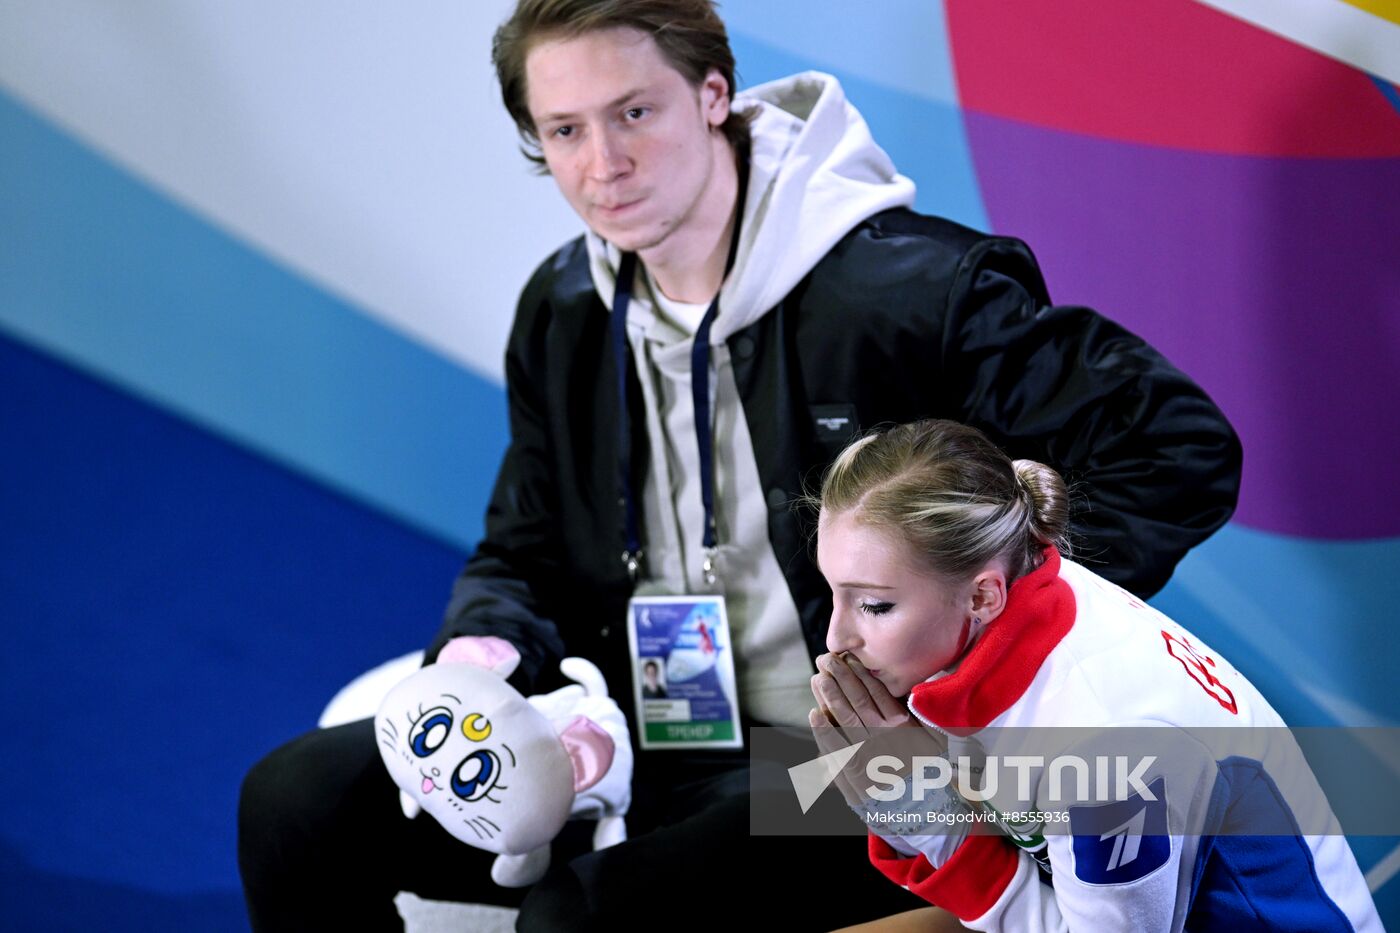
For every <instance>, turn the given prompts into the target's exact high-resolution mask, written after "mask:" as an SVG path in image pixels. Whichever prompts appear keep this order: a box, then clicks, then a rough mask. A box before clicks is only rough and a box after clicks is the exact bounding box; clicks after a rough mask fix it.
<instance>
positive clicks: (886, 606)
mask: <svg viewBox="0 0 1400 933" xmlns="http://www.w3.org/2000/svg"><path fill="white" fill-rule="evenodd" d="M893 608H894V603H891V602H885V601H884V600H882V599H869V600H861V602H860V611H861V612H863V613H865V614H866V615H868V616H882V615H884V614H885V613H887V612H889V611H890V610H891V609H893Z"/></svg>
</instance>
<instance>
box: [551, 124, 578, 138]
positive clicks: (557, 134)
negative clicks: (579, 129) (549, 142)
mask: <svg viewBox="0 0 1400 933" xmlns="http://www.w3.org/2000/svg"><path fill="white" fill-rule="evenodd" d="M549 135H550V136H553V137H554V138H555V139H567V138H569V137H570V136H572V135H574V128H573V127H572V126H557V127H555V128H554V129H552V130H550V131H549Z"/></svg>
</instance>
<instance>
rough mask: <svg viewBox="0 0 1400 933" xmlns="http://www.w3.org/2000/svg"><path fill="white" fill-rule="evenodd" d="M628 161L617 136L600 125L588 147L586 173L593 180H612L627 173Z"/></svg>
mask: <svg viewBox="0 0 1400 933" xmlns="http://www.w3.org/2000/svg"><path fill="white" fill-rule="evenodd" d="M628 167H629V163H628V160H627V156H626V154H625V153H624V152H623V151H622V146H621V145H620V141H619V140H618V138H617V136H616V135H615V134H614V133H613V132H612V131H610V130H609V129H607V128H604V127H600V128H598V130H596V131H595V132H594V133H593V134H592V140H591V141H590V145H589V147H588V174H589V177H591V178H592V179H593V180H594V181H612V180H613V179H615V178H618V177H619V176H622V175H625V174H626V173H627V170H628Z"/></svg>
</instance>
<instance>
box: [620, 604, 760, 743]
mask: <svg viewBox="0 0 1400 933" xmlns="http://www.w3.org/2000/svg"><path fill="white" fill-rule="evenodd" d="M627 643H628V645H629V647H630V649H631V652H632V664H633V674H634V676H633V678H632V680H633V683H634V684H635V688H634V690H635V696H634V701H635V703H636V710H637V724H638V726H639V728H640V731H641V746H642V748H644V749H658V748H743V746H744V734H743V731H742V729H741V728H740V724H739V693H738V688H737V686H736V683H737V682H736V680H735V677H734V650H733V643H732V642H731V641H730V639H729V616H728V615H727V614H726V613H725V611H724V597H723V596H637V597H634V598H633V599H632V600H631V601H630V602H629V603H628V604H627Z"/></svg>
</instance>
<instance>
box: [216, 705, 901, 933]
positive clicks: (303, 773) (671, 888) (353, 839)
mask: <svg viewBox="0 0 1400 933" xmlns="http://www.w3.org/2000/svg"><path fill="white" fill-rule="evenodd" d="M761 796H762V795H761V794H760V797H761ZM788 796H789V798H790V792H789V794H788ZM787 802H788V805H790V800H789V801H787ZM763 805H765V804H764V802H763V801H762V800H761V799H759V798H754V797H752V796H751V794H750V775H749V770H748V760H747V758H745V757H744V756H742V755H737V754H726V753H684V752H650V753H642V754H639V755H638V759H637V767H636V771H635V776H634V780H633V804H632V809H631V811H630V812H629V814H628V817H627V827H628V832H629V836H630V838H629V839H628V840H627V841H626V842H624V843H621V844H619V845H616V846H613V847H611V848H608V849H603V850H601V851H599V852H592V851H589V849H590V839H591V833H592V829H593V825H594V824H593V823H591V822H586V821H580V822H577V823H570V824H569V826H568V827H567V828H566V830H565V831H564V832H563V833H561V834H560V837H559V839H557V840H556V841H555V843H554V848H553V851H552V853H551V865H550V870H549V873H548V874H547V875H546V876H545V877H544V878H543V879H542V880H541V881H539V882H538V883H537V884H535V885H534V886H532V887H531V888H527V889H518V890H517V889H509V888H501V887H499V886H497V885H496V884H495V883H494V882H492V881H491V877H490V870H491V862H492V860H493V859H494V858H495V856H494V855H492V854H491V853H489V852H482V851H479V850H477V849H473V848H471V847H470V846H467V845H465V844H464V843H462V842H460V841H458V840H457V839H454V838H453V837H452V836H450V835H448V834H447V832H446V831H444V830H443V829H441V828H440V827H439V826H438V824H437V823H436V821H434V820H433V819H432V818H431V817H429V816H427V815H426V814H424V815H420V816H419V817H418V818H417V819H413V820H409V819H406V818H405V817H404V816H403V813H402V811H401V810H400V808H399V802H398V788H397V787H395V786H394V784H393V782H392V781H390V779H389V776H388V773H387V772H386V771H385V769H384V765H383V763H382V762H381V761H380V759H379V752H378V748H377V746H376V745H375V740H374V731H373V721H372V720H368V719H366V720H361V721H360V722H355V723H351V724H349V725H346V726H340V727H337V728H334V729H323V730H319V731H317V732H312V733H310V734H308V735H304V736H302V737H301V738H298V739H295V740H293V741H292V742H289V743H288V744H286V745H284V746H282V747H281V748H279V749H277V750H276V751H274V752H273V753H272V754H270V755H268V756H267V757H266V758H264V759H263V760H262V761H260V762H258V763H257V764H256V765H255V766H254V767H253V769H252V770H251V771H250V772H249V773H248V775H247V777H246V778H245V779H244V782H243V791H242V795H241V798H240V800H239V812H238V862H239V869H240V871H241V872H242V875H243V888H244V894H245V896H246V897H247V901H248V913H249V917H250V919H251V921H252V925H253V928H254V929H255V930H258V931H264V930H318V929H331V928H338V929H355V930H398V929H402V922H401V921H400V919H399V916H398V913H397V911H396V910H395V908H394V905H393V897H394V895H395V894H396V893H397V892H399V891H413V892H415V893H417V894H419V895H421V896H423V897H428V898H434V899H440V900H457V901H472V902H476V903H487V904H502V905H507V906H517V907H519V908H520V919H519V921H518V926H517V929H519V930H524V931H534V930H547V931H568V930H608V929H617V928H619V927H620V926H622V925H626V926H627V927H631V926H634V925H638V924H645V925H647V926H648V927H650V928H652V929H657V930H685V929H691V928H695V929H700V928H704V929H707V930H714V929H716V923H722V922H724V921H726V920H731V919H739V918H741V917H743V918H750V919H759V920H766V921H771V922H772V923H773V924H775V927H776V928H779V929H784V930H792V931H803V930H830V929H833V928H835V927H840V926H845V925H848V924H852V923H857V922H860V921H862V920H870V919H874V918H876V917H881V916H887V915H889V914H893V913H898V912H900V911H904V910H910V909H912V908H915V907H921V906H927V905H926V904H925V903H924V902H923V901H922V900H920V899H918V898H917V897H915V896H914V895H912V894H910V893H909V892H907V891H904V890H902V889H901V888H899V887H897V886H895V885H893V884H890V883H889V881H887V880H886V879H884V878H883V877H881V876H880V875H879V873H878V872H876V871H875V869H874V868H872V867H871V866H870V864H869V862H868V861H867V860H866V855H865V845H864V841H863V840H862V839H860V838H858V837H856V838H853V837H801V838H796V837H775V836H753V835H750V832H749V810H750V806H763ZM853 819H854V818H853ZM741 903H742V904H743V905H744V906H743V907H740V904H741Z"/></svg>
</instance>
